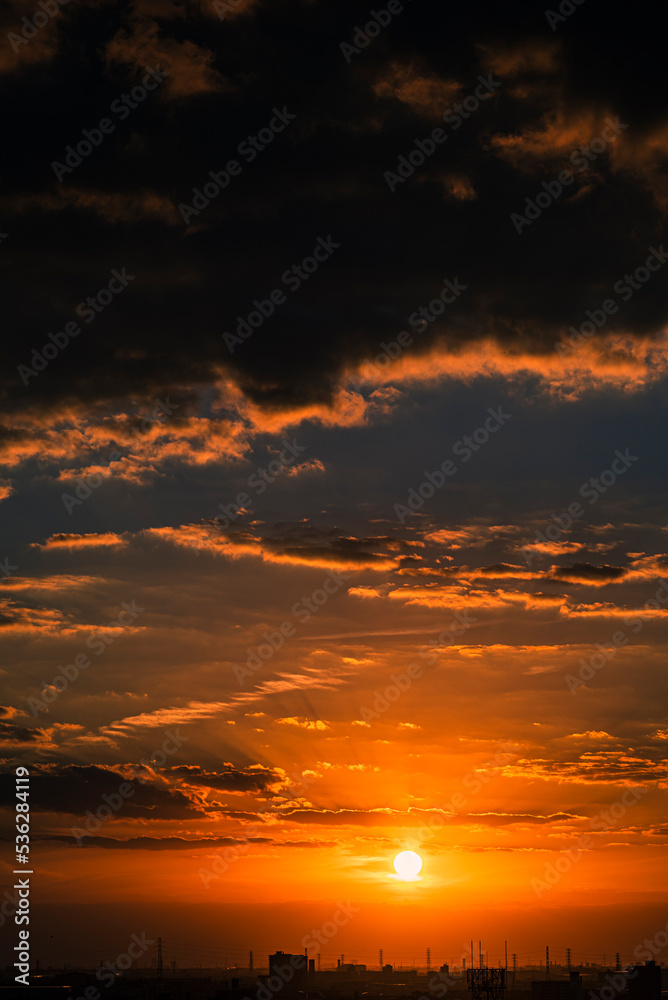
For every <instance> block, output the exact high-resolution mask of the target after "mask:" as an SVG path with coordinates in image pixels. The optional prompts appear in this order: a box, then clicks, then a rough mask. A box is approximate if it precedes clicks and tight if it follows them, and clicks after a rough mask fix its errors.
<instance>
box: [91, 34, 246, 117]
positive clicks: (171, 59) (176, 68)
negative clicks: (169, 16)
mask: <svg viewBox="0 0 668 1000" xmlns="http://www.w3.org/2000/svg"><path fill="white" fill-rule="evenodd" d="M131 25H132V26H131V29H130V30H129V31H127V30H121V31H119V32H118V33H117V34H116V35H115V36H114V38H112V39H111V41H110V42H108V43H107V46H106V49H105V56H106V59H107V62H110V63H113V62H116V63H126V64H127V65H130V66H132V67H133V69H134V70H135V71H136V72H141V71H144V67H146V66H151V67H152V68H154V69H155V68H156V67H157V66H160V69H162V70H164V71H166V72H167V73H169V76H168V77H167V79H166V81H165V82H164V83H163V84H162V86H163V87H166V88H167V91H168V93H169V94H170V95H171V96H172V97H179V98H183V97H192V96H194V95H196V94H208V93H215V92H218V91H221V90H225V89H227V86H228V85H227V83H226V81H225V80H224V79H223V77H222V76H221V74H220V73H219V72H218V71H217V70H216V69H214V68H213V62H214V60H215V53H214V52H212V51H211V50H210V49H203V48H200V47H199V46H198V45H196V44H195V43H194V42H192V41H190V40H188V39H186V40H185V41H182V42H181V41H177V40H176V39H175V38H168V37H166V36H165V35H163V34H161V32H160V28H159V27H158V23H157V21H154V20H152V19H151V18H149V17H146V16H144V15H142V14H135V15H134V16H133V17H132V19H131Z"/></svg>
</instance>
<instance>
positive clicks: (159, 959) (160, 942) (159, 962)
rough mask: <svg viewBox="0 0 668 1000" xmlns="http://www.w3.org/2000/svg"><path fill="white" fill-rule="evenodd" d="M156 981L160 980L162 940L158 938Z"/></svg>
mask: <svg viewBox="0 0 668 1000" xmlns="http://www.w3.org/2000/svg"><path fill="white" fill-rule="evenodd" d="M158 979H162V938H161V937H159V938H158Z"/></svg>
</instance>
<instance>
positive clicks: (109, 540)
mask: <svg viewBox="0 0 668 1000" xmlns="http://www.w3.org/2000/svg"><path fill="white" fill-rule="evenodd" d="M127 544H128V539H127V538H123V537H122V536H121V535H116V534H114V532H113V531H108V532H106V533H103V534H99V535H96V534H90V535H68V534H59V535H51V537H50V538H47V540H46V541H45V542H44V543H43V544H41V545H40V543H39V542H33V544H32V548H35V549H42V550H46V549H58V548H67V549H93V548H98V547H99V546H104V547H109V546H125V545H127Z"/></svg>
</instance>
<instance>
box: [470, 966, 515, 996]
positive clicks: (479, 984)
mask: <svg viewBox="0 0 668 1000" xmlns="http://www.w3.org/2000/svg"><path fill="white" fill-rule="evenodd" d="M466 982H467V984H468V988H469V990H470V991H471V996H472V997H473V1000H503V998H504V997H505V995H506V970H505V969H490V968H487V967H483V968H482V969H467V970H466Z"/></svg>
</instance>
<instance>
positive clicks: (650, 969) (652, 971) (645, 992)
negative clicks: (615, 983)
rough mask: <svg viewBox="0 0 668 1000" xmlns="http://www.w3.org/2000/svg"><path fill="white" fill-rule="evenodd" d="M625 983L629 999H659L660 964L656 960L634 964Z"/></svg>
mask: <svg viewBox="0 0 668 1000" xmlns="http://www.w3.org/2000/svg"><path fill="white" fill-rule="evenodd" d="M627 985H628V995H629V1000H661V966H660V965H657V964H656V962H645V964H644V965H634V966H633V970H632V971H631V972H629V975H628V984H627Z"/></svg>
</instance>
